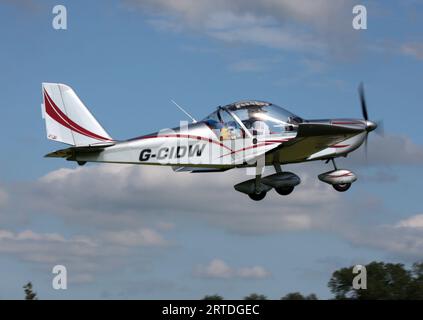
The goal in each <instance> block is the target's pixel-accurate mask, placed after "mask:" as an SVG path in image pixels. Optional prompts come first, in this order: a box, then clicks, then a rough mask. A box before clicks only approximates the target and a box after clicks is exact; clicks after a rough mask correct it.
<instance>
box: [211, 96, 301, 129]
mask: <svg viewBox="0 0 423 320" xmlns="http://www.w3.org/2000/svg"><path fill="white" fill-rule="evenodd" d="M232 115H235V117H233V116H232ZM236 118H238V119H239V121H240V122H241V123H242V124H243V126H244V127H245V128H246V129H247V130H249V131H250V133H251V134H252V135H272V134H284V133H287V132H293V131H297V128H298V124H299V123H301V122H303V120H302V119H301V118H300V117H298V116H296V115H294V114H293V113H291V112H289V111H287V110H285V109H283V108H281V107H279V106H277V105H274V104H271V103H267V102H255V101H254V102H238V103H234V104H231V105H227V106H225V107H219V108H218V110H217V111H215V112H213V113H212V114H210V115H209V116H208V117H206V118H205V119H204V120H203V121H204V122H205V123H207V124H208V125H209V127H211V129H215V130H216V129H221V128H224V127H230V128H231V130H232V131H233V130H235V129H232V128H236V130H238V133H237V134H235V136H236V137H240V136H241V137H242V136H243V135H242V128H240V125H239V124H238V123H237V121H238V119H236Z"/></svg>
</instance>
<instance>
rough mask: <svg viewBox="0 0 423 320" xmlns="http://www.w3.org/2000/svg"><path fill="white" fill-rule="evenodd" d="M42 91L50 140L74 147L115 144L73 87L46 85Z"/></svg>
mask: <svg viewBox="0 0 423 320" xmlns="http://www.w3.org/2000/svg"><path fill="white" fill-rule="evenodd" d="M42 90H43V105H42V111H43V118H44V119H45V122H46V130H47V138H48V139H50V140H54V141H60V142H64V143H67V144H70V145H74V146H89V145H93V144H101V143H110V142H112V141H113V139H112V138H111V137H110V135H109V134H108V133H107V132H106V131H105V130H104V129H103V127H102V126H101V125H100V124H99V123H98V121H97V120H96V119H95V118H94V116H93V115H92V114H91V112H90V111H89V110H88V109H87V107H86V106H85V105H84V104H83V103H82V101H81V100H80V99H79V97H78V96H77V95H76V93H75V92H74V91H73V90H72V88H71V87H69V86H67V85H65V84H60V83H43V84H42Z"/></svg>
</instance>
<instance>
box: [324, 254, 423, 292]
mask: <svg viewBox="0 0 423 320" xmlns="http://www.w3.org/2000/svg"><path fill="white" fill-rule="evenodd" d="M365 267H366V271H367V289H357V290H356V289H354V288H353V285H352V284H353V279H354V277H355V276H356V274H353V272H352V271H353V267H349V268H342V269H340V270H337V271H335V272H334V273H333V274H332V277H331V279H330V280H329V283H328V286H329V288H330V290H331V291H332V293H333V294H334V295H335V299H359V300H378V299H379V300H390V299H395V300H405V299H422V298H423V286H422V283H423V263H417V264H414V265H413V268H412V270H407V269H406V268H405V267H404V265H403V264H400V263H397V264H394V263H384V262H371V263H369V264H367V265H366V266H365Z"/></svg>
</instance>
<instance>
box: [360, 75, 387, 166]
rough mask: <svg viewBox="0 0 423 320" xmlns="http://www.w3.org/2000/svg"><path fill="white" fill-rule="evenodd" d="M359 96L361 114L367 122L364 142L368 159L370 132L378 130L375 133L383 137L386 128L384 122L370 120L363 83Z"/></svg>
mask: <svg viewBox="0 0 423 320" xmlns="http://www.w3.org/2000/svg"><path fill="white" fill-rule="evenodd" d="M358 94H359V96H360V103H361V112H362V114H363V118H364V120H366V131H367V132H366V138H365V140H364V152H365V154H366V159H367V150H368V141H367V140H368V135H369V132H370V131H373V130H376V131H375V132H376V133H378V134H380V135H382V136H383V134H384V130H383V128H384V126H383V121H377V122H373V121H370V120H369V113H368V112H367V103H366V96H365V94H364V86H363V83H362V82H361V83H360V85H359V87H358Z"/></svg>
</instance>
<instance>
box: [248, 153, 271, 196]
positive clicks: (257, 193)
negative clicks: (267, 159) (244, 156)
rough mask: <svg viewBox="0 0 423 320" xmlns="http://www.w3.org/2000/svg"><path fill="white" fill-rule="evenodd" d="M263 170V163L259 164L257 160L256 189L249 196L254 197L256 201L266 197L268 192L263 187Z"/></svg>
mask: <svg viewBox="0 0 423 320" xmlns="http://www.w3.org/2000/svg"><path fill="white" fill-rule="evenodd" d="M257 161H258V160H257ZM263 161H264V160H263ZM262 171H263V165H259V164H258V162H257V167H256V179H255V188H254V189H255V190H254V192H252V193H249V194H248V196H249V197H250V199H252V200H254V201H260V200H263V199H264V197H265V196H266V193H267V191H265V190H262V187H261V174H262Z"/></svg>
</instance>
